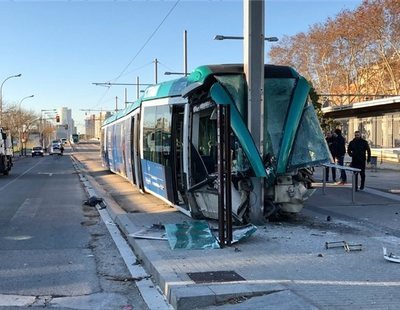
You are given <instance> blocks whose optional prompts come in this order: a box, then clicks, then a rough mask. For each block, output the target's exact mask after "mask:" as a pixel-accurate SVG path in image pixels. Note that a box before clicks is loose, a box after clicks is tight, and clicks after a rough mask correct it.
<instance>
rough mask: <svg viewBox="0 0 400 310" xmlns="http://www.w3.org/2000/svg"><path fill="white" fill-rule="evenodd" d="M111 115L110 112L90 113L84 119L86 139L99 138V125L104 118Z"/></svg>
mask: <svg viewBox="0 0 400 310" xmlns="http://www.w3.org/2000/svg"><path fill="white" fill-rule="evenodd" d="M110 116H111V113H110V112H100V113H98V114H97V115H96V114H91V115H89V116H87V117H86V119H85V133H86V138H87V139H93V138H95V139H100V134H101V126H102V124H103V122H104V120H105V119H106V118H108V117H110Z"/></svg>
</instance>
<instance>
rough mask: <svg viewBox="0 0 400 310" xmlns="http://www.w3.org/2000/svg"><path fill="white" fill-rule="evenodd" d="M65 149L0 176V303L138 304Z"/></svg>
mask: <svg viewBox="0 0 400 310" xmlns="http://www.w3.org/2000/svg"><path fill="white" fill-rule="evenodd" d="M69 152H70V149H69V148H68V147H67V148H66V154H65V155H64V156H58V155H53V156H44V157H35V158H31V157H25V158H18V159H17V160H16V161H15V164H14V167H13V169H12V170H11V172H10V174H9V175H8V176H0V307H5V308H7V309H9V308H11V307H13V306H20V307H28V306H32V305H33V306H46V307H50V308H51V307H55V308H57V307H67V308H71V309H78V308H79V309H82V307H83V308H91V309H122V308H124V307H125V309H146V308H147V306H146V304H145V303H144V301H143V299H142V298H141V296H140V294H139V293H138V291H137V288H136V285H135V283H134V282H133V281H131V280H130V279H129V277H130V274H129V272H128V270H127V268H126V266H125V265H124V263H123V261H122V259H121V257H120V255H119V252H118V250H117V248H116V247H115V245H114V244H113V242H112V239H111V237H110V235H109V233H108V231H107V228H106V227H105V224H104V223H103V222H102V221H101V220H100V219H99V214H98V212H97V210H96V209H95V208H93V207H88V206H83V204H82V202H83V201H84V200H85V199H87V197H86V194H85V191H84V189H83V187H82V184H81V183H80V181H79V178H78V175H77V174H76V172H75V169H74V167H73V164H72V160H71V158H70V156H68V154H69ZM85 305H86V306H85Z"/></svg>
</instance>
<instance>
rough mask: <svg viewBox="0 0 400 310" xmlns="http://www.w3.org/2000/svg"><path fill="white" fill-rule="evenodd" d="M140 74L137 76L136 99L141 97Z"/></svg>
mask: <svg viewBox="0 0 400 310" xmlns="http://www.w3.org/2000/svg"><path fill="white" fill-rule="evenodd" d="M139 85H140V83H139V76H137V77H136V99H139V95H140V87H139Z"/></svg>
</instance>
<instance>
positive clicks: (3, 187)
mask: <svg viewBox="0 0 400 310" xmlns="http://www.w3.org/2000/svg"><path fill="white" fill-rule="evenodd" d="M39 164H40V161H39V162H37V163H36V164H35V165H33V166H32V167H30V168H29V169H28V170H26V171H25V172H24V173H22V174H20V175H19V176H17V177H16V178H15V179H13V180H11V181H10V182H8V183H6V184H5V185H3V186H2V187H0V191H2V190H3V189H5V188H6V187H7V186H8V185H10V184H12V183H14V182H15V181H17V180H18V179H19V178H20V177H23V176H24V175H25V174H27V173H28V172H29V171H31V170H32V169H33V168H35V167H36V166H37V165H39Z"/></svg>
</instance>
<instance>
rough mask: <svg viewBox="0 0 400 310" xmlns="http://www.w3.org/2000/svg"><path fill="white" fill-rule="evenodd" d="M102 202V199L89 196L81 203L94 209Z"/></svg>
mask: <svg viewBox="0 0 400 310" xmlns="http://www.w3.org/2000/svg"><path fill="white" fill-rule="evenodd" d="M102 202H103V198H99V197H96V196H91V197H90V198H89V199H88V200H85V201H84V202H83V204H84V205H85V206H91V207H95V206H96V205H97V204H100V203H102Z"/></svg>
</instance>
